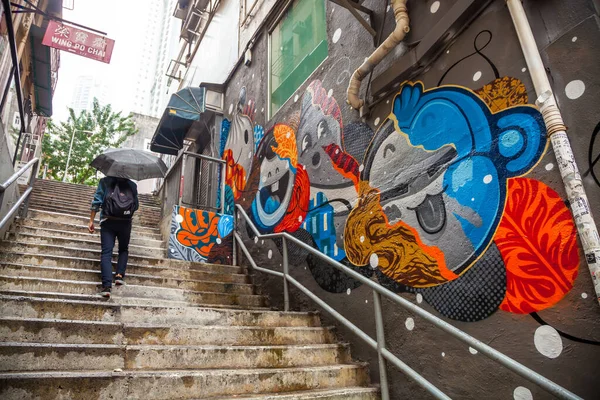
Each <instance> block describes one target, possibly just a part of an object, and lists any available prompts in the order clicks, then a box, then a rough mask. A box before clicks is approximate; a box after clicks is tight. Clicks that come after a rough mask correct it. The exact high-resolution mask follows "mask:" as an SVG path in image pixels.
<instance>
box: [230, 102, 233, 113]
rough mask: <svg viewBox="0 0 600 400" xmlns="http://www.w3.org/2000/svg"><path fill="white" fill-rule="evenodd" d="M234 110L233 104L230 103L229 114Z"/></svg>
mask: <svg viewBox="0 0 600 400" xmlns="http://www.w3.org/2000/svg"><path fill="white" fill-rule="evenodd" d="M232 111H233V104H230V105H229V114H231V112H232Z"/></svg>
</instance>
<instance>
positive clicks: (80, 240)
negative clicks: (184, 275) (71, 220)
mask: <svg viewBox="0 0 600 400" xmlns="http://www.w3.org/2000/svg"><path fill="white" fill-rule="evenodd" d="M11 233H13V234H16V235H19V236H25V237H27V238H36V237H37V236H36V235H34V234H33V233H23V232H11ZM44 239H55V240H68V241H71V242H76V243H89V244H93V245H100V242H99V241H98V242H96V241H92V240H86V239H74V238H64V237H60V236H44ZM15 241H16V240H15ZM28 243H32V242H28ZM33 244H35V243H33ZM51 246H52V245H51ZM56 246H58V245H56ZM129 247H135V248H138V249H144V250H156V251H165V250H166V247H151V246H140V245H139V244H129Z"/></svg>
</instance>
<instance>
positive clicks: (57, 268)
mask: <svg viewBox="0 0 600 400" xmlns="http://www.w3.org/2000/svg"><path fill="white" fill-rule="evenodd" d="M11 265H14V266H17V267H25V268H38V269H46V270H55V271H56V270H58V271H65V272H79V273H88V274H89V273H93V274H100V273H101V272H100V271H97V270H90V269H79V268H65V267H58V266H48V265H34V264H21V263H11V262H5V261H0V267H10V266H11ZM115 274H116V272H114V271H113V275H115ZM0 276H3V275H2V274H1V273H0ZM127 277H136V278H140V279H161V280H164V279H171V280H175V281H180V282H193V283H207V284H219V285H235V286H255V285H254V284H252V283H244V282H222V281H204V280H200V279H185V278H171V277H163V276H157V275H144V274H127ZM29 278H33V277H29ZM44 279H52V278H44ZM88 282H89V281H88ZM141 286H149V287H154V286H152V285H141Z"/></svg>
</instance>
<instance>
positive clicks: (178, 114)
mask: <svg viewBox="0 0 600 400" xmlns="http://www.w3.org/2000/svg"><path fill="white" fill-rule="evenodd" d="M205 91H206V89H205V88H202V87H187V88H185V89H182V90H180V91H179V92H177V93H175V94H173V95H172V96H171V99H170V100H169V104H168V105H167V108H166V109H165V112H164V113H163V116H162V118H161V119H160V122H159V124H158V126H157V127H156V132H154V136H153V137H152V142H151V143H150V150H152V151H154V152H156V153H162V154H171V155H177V153H178V152H179V150H181V149H182V148H183V140H184V139H185V137H186V134H187V133H188V131H189V129H190V127H191V126H192V124H193V123H194V121H198V120H199V119H200V115H201V114H202V113H203V112H204V111H205V109H206V105H205Z"/></svg>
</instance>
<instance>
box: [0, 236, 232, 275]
mask: <svg viewBox="0 0 600 400" xmlns="http://www.w3.org/2000/svg"><path fill="white" fill-rule="evenodd" d="M0 245H5V246H6V247H8V246H11V245H21V246H28V245H32V243H29V242H21V241H19V240H5V241H3V242H0ZM35 246H43V247H49V248H58V249H61V250H68V251H86V252H91V253H98V254H100V253H101V252H102V251H101V250H96V249H82V248H79V247H67V246H60V245H56V244H35ZM6 253H21V252H20V251H10V249H9V250H8V251H6ZM26 254H32V253H26ZM118 254H119V253H118V251H113V255H118ZM43 255H45V254H43ZM53 255H60V254H53ZM66 257H70V256H66ZM132 257H136V258H145V259H148V260H159V261H169V262H175V263H176V264H177V263H179V262H182V263H187V262H190V263H192V264H200V265H218V266H219V267H229V268H232V269H235V268H238V269H239V268H241V267H238V266H235V265H226V264H209V263H201V262H195V261H184V260H178V259H175V258H166V257H165V258H160V257H151V256H143V255H138V254H130V255H129V258H132ZM71 258H76V259H78V260H94V261H95V260H96V259H86V258H83V257H71ZM98 259H99V258H98ZM127 264H128V265H129V264H130V263H129V262H128V263H127ZM132 265H133V264H132ZM178 269H181V268H178Z"/></svg>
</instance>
